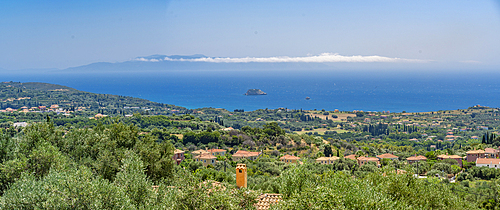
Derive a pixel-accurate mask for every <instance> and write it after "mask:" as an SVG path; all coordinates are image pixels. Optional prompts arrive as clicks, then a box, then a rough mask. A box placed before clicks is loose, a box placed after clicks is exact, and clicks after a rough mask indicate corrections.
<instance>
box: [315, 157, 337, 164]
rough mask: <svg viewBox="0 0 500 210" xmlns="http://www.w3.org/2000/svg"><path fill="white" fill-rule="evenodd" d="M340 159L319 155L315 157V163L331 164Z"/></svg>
mask: <svg viewBox="0 0 500 210" xmlns="http://www.w3.org/2000/svg"><path fill="white" fill-rule="evenodd" d="M338 159H340V158H339V157H335V156H333V157H320V158H318V159H316V163H320V164H333V163H334V162H335V161H336V160H338Z"/></svg>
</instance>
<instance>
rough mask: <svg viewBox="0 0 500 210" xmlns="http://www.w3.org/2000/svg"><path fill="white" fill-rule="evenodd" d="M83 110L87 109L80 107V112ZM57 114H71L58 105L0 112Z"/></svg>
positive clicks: (9, 109) (8, 109)
mask: <svg viewBox="0 0 500 210" xmlns="http://www.w3.org/2000/svg"><path fill="white" fill-rule="evenodd" d="M82 109H85V107H79V108H78V111H81V110H82ZM17 111H19V112H24V113H27V112H57V113H69V112H70V111H67V110H64V109H63V108H60V107H59V105H57V104H52V105H51V106H50V107H47V106H36V107H31V108H29V107H27V106H23V107H21V108H19V109H13V108H6V109H3V110H0V112H11V113H12V112H17Z"/></svg>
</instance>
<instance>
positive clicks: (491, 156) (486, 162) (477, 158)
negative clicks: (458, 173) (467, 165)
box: [467, 148, 500, 168]
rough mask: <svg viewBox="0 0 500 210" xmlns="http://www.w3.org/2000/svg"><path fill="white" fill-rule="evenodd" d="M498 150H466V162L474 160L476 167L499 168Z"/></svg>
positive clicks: (499, 154)
mask: <svg viewBox="0 0 500 210" xmlns="http://www.w3.org/2000/svg"><path fill="white" fill-rule="evenodd" d="M499 157H500V150H498V149H493V148H486V149H484V150H472V151H468V152H467V162H476V166H478V167H482V166H485V167H489V168H499V167H500V159H498V158H499Z"/></svg>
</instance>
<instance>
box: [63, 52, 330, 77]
mask: <svg viewBox="0 0 500 210" xmlns="http://www.w3.org/2000/svg"><path fill="white" fill-rule="evenodd" d="M199 58H209V57H207V56H205V55H201V54H195V55H187V56H185V55H170V56H167V55H151V56H145V57H138V58H136V59H134V60H130V61H125V62H117V63H110V62H98V63H92V64H88V65H83V66H77V67H71V68H67V69H63V70H59V71H63V72H68V73H90V72H99V73H103V72H143V71H179V70H181V71H182V70H310V69H328V68H331V66H329V65H326V64H324V63H292V62H283V63H258V62H248V63H214V62H203V61H189V60H190V59H199Z"/></svg>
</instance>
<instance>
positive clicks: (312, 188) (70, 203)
mask: <svg viewBox="0 0 500 210" xmlns="http://www.w3.org/2000/svg"><path fill="white" fill-rule="evenodd" d="M0 92H1V93H2V95H0V100H1V103H0V104H1V107H2V108H1V109H6V108H11V109H12V110H9V111H6V112H2V113H0V208H1V209H113V208H125V209H137V208H139V209H144V208H152V209H252V208H253V204H254V203H255V202H256V198H257V196H258V195H260V194H261V193H280V194H282V196H283V199H284V201H285V202H282V203H279V204H277V205H276V206H273V208H274V209H498V208H500V203H499V202H498V201H497V197H498V194H499V190H500V189H499V188H498V186H499V185H498V184H500V181H499V180H500V172H498V170H496V169H490V168H485V167H483V168H480V167H475V166H474V163H468V162H465V161H464V162H463V164H464V167H463V168H460V167H459V163H458V162H457V161H456V160H453V159H448V160H438V159H437V156H438V155H441V154H449V155H459V156H465V153H466V152H467V151H469V150H473V149H484V148H486V147H493V148H497V147H498V146H500V138H498V137H497V136H498V135H497V132H498V130H499V128H500V127H499V126H500V123H499V122H500V116H499V113H498V109H496V108H488V107H480V106H475V107H470V108H468V109H463V110H449V111H448V110H447V111H438V112H426V113H376V112H370V113H366V112H333V111H327V110H290V109H286V108H280V109H260V110H256V111H251V112H245V111H242V110H235V111H234V112H230V111H227V110H223V109H214V108H202V109H196V110H188V109H185V108H182V107H176V106H173V105H165V104H159V103H154V102H149V101H146V100H143V99H135V98H131V97H122V96H113V95H105V94H93V93H86V92H81V91H78V90H74V89H71V88H68V87H64V86H57V85H50V84H43V83H13V82H9V83H1V84H0ZM25 97H29V98H25ZM21 98H23V99H21ZM8 99H11V100H8ZM12 99H20V100H12ZM53 104H58V105H59V107H60V108H62V109H63V110H64V111H43V110H40V109H35V110H31V111H29V112H21V111H19V110H20V108H21V107H22V106H27V107H29V108H31V107H32V106H47V107H49V106H51V105H53ZM79 107H86V108H85V109H81V110H80V111H78V108H79ZM130 107H139V109H135V108H130ZM142 107H147V108H145V109H142ZM172 109H175V110H176V111H175V113H173V112H172ZM96 114H104V115H108V116H99V117H98V116H96ZM125 115H126V116H125ZM16 122H27V123H28V124H29V125H28V126H27V127H14V126H13V124H14V123H16ZM229 127H232V128H229ZM450 133H451V134H450ZM452 137H453V138H452ZM473 137H474V138H473ZM476 137H477V138H476ZM450 138H452V139H450ZM174 148H177V149H181V150H185V151H186V154H185V156H186V160H184V161H183V162H182V163H181V164H180V165H176V164H175V163H174V161H173V159H172V155H173V151H174ZM206 148H222V149H226V150H227V154H226V155H225V156H219V157H217V160H218V162H217V163H216V164H215V165H213V166H212V165H209V166H208V167H203V165H202V164H201V163H200V162H195V161H193V159H192V156H193V155H192V154H191V152H192V151H195V150H198V149H206ZM241 149H243V150H248V151H259V152H262V153H263V154H262V155H261V156H260V158H259V159H257V160H255V161H250V160H247V159H242V160H240V161H238V162H234V161H233V160H232V155H233V154H234V153H235V152H236V151H238V150H241ZM383 153H392V154H395V155H397V156H399V160H398V161H391V160H389V159H382V160H381V161H380V164H381V166H380V167H377V165H376V164H375V163H373V162H369V163H367V164H364V165H362V166H360V165H358V163H357V162H356V161H354V160H351V159H344V158H343V157H344V156H345V155H350V154H356V155H357V156H365V155H366V156H372V157H373V156H376V155H380V154H383ZM284 154H292V155H294V156H298V157H300V158H301V161H300V162H301V164H285V163H284V162H282V161H280V160H279V158H280V157H281V156H283V155H284ZM415 154H416V155H424V156H425V157H427V161H423V162H420V163H419V164H418V165H417V164H412V165H410V164H407V162H406V161H405V159H406V158H407V157H410V156H413V155H415ZM330 155H331V156H338V157H340V159H339V160H337V161H335V163H334V164H331V165H322V164H318V163H316V162H315V159H316V158H318V157H324V156H327V157H328V156H330ZM237 163H245V164H246V165H247V168H248V188H247V189H237V188H236V186H235V177H236V174H235V167H236V164H237ZM395 171H398V173H395ZM417 171H418V174H420V175H427V178H415V176H414V174H416V173H417ZM436 175H438V176H439V177H436ZM448 176H449V177H452V176H455V177H456V179H455V180H456V182H455V183H450V181H449V179H447V178H446V177H448ZM215 182H217V183H215Z"/></svg>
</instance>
